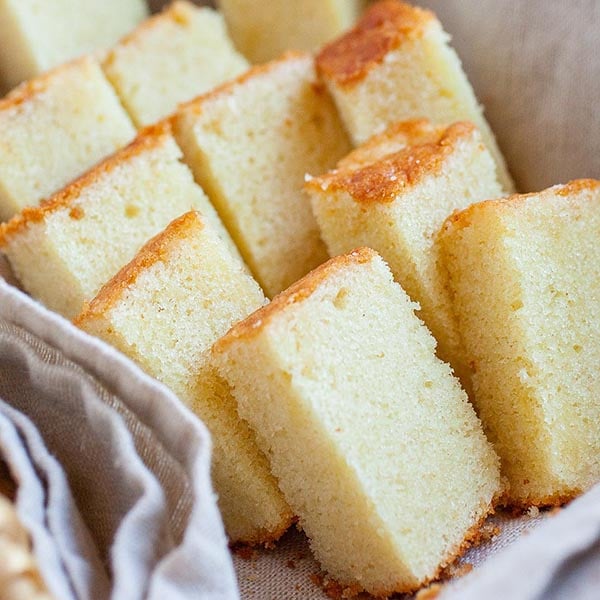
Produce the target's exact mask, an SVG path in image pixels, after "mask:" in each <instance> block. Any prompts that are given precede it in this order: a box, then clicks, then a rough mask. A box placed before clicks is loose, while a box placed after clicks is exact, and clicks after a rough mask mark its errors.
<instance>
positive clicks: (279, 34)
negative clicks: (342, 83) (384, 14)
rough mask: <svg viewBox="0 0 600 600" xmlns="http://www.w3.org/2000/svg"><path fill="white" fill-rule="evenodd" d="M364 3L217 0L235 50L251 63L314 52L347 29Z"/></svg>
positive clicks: (354, 0)
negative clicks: (291, 52) (296, 52)
mask: <svg viewBox="0 0 600 600" xmlns="http://www.w3.org/2000/svg"><path fill="white" fill-rule="evenodd" d="M366 4H367V2H366V0H303V1H302V2H289V1H286V0H270V1H269V2H263V1H262V0H218V5H219V8H220V9H221V10H222V11H223V14H224V16H225V19H226V20H227V25H228V26H229V30H230V31H231V36H232V37H233V40H234V41H235V43H236V45H237V47H238V48H239V49H240V50H241V51H242V52H243V53H244V54H245V55H246V56H247V57H248V58H249V59H250V60H251V61H252V62H255V63H261V62H266V61H268V60H273V59H274V58H277V57H278V56H280V55H281V54H282V53H283V52H285V51H286V50H304V51H307V52H310V51H313V50H317V49H318V48H319V47H321V46H322V45H323V44H324V43H325V42H328V41H329V40H331V39H332V38H334V37H335V36H336V35H339V34H340V33H342V31H344V30H346V29H348V28H349V27H351V26H352V25H353V24H354V22H355V21H356V19H357V18H358V16H359V15H360V13H361V11H362V10H363V8H364V7H365V6H366Z"/></svg>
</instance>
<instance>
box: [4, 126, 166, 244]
mask: <svg viewBox="0 0 600 600" xmlns="http://www.w3.org/2000/svg"><path fill="white" fill-rule="evenodd" d="M171 137H172V133H171V123H170V121H168V120H165V121H160V122H158V123H156V124H154V125H151V126H150V127H147V128H145V129H143V130H141V131H140V132H139V133H138V135H137V137H136V138H135V139H134V140H133V142H131V143H130V144H129V145H128V146H126V147H125V148H123V149H122V150H119V151H117V152H116V153H115V154H112V155H111V156H109V157H108V158H106V159H104V160H103V161H101V162H100V163H98V164H97V165H96V166H94V167H92V168H91V169H90V170H89V171H87V172H86V173H84V174H83V175H81V176H80V177H78V178H77V179H75V180H74V181H72V182H71V183H69V184H68V185H67V186H66V187H64V188H63V189H62V190H60V191H59V192H57V193H56V194H54V195H52V196H50V197H49V198H47V199H46V200H42V201H41V202H40V204H39V206H28V207H26V208H24V209H23V210H22V211H21V212H20V213H18V214H17V215H15V216H14V217H13V218H12V219H11V220H10V221H9V222H8V223H2V224H0V248H1V247H3V246H6V244H7V243H8V240H9V238H11V237H12V236H14V235H16V234H18V233H20V232H21V231H22V230H23V229H24V228H26V227H28V226H29V225H30V224H31V223H39V222H40V221H43V220H44V219H45V218H46V216H47V215H49V214H52V213H53V212H55V211H57V210H60V209H61V208H65V207H69V206H70V205H71V204H72V202H73V201H75V200H77V199H78V198H79V197H80V195H81V193H82V191H83V190H85V189H86V188H88V187H89V186H91V185H93V184H94V183H96V182H97V181H98V179H100V178H101V177H102V176H104V175H106V174H108V173H110V172H111V171H113V170H114V169H115V168H117V167H119V166H120V165H122V164H123V163H124V162H126V161H127V160H129V159H131V158H133V157H135V156H138V155H140V154H143V153H144V152H147V151H148V150H151V149H154V148H157V147H159V146H161V145H162V144H164V143H165V141H166V140H167V139H168V138H171ZM72 210H73V209H72ZM80 210H82V209H80ZM71 216H72V217H73V218H78V217H79V218H80V217H81V216H82V215H81V213H80V212H79V210H75V212H74V213H73V214H72V215H71Z"/></svg>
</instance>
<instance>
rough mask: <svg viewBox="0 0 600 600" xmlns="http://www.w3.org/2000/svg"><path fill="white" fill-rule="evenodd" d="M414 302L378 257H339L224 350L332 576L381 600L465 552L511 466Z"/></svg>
mask: <svg viewBox="0 0 600 600" xmlns="http://www.w3.org/2000/svg"><path fill="white" fill-rule="evenodd" d="M414 308H415V305H414V304H413V303H412V302H411V301H410V300H409V298H408V296H407V295H406V294H405V293H404V291H403V290H402V288H401V287H400V286H399V285H398V284H397V283H395V282H394V281H393V279H392V274H391V272H390V270H389V269H388V267H387V265H386V264H385V263H384V261H383V260H382V259H381V258H380V257H379V255H377V254H376V253H375V252H374V251H373V250H371V249H368V248H362V249H358V250H356V251H354V252H352V253H350V254H347V255H343V256H340V257H337V258H334V259H331V261H329V262H328V263H325V264H324V265H322V266H321V267H319V268H317V269H316V270H314V271H313V272H312V273H310V274H309V275H308V276H306V277H305V278H304V279H302V280H301V281H300V282H298V283H296V284H295V285H294V286H292V287H291V288H289V289H288V290H286V291H285V292H283V293H282V294H280V295H279V296H277V297H276V298H275V299H274V300H273V301H272V302H271V304H269V305H267V306H266V307H264V308H262V309H260V310H259V311H257V312H255V313H254V314H253V315H251V316H250V317H248V319H246V320H244V321H242V322H241V323H240V324H237V325H235V326H234V327H233V328H232V329H231V330H230V331H229V332H228V333H227V335H225V336H224V337H223V338H222V339H221V340H219V341H218V342H217V343H216V344H215V346H214V348H213V354H214V355H215V361H216V364H217V368H218V369H219V372H220V373H221V375H222V376H223V377H225V379H226V380H227V381H228V383H229V384H230V386H231V389H232V392H233V395H234V397H235V398H236V400H237V403H238V411H239V414H240V415H241V417H242V418H244V419H245V420H246V421H248V423H250V425H251V426H252V428H253V429H254V431H255V432H256V435H257V440H258V442H259V445H260V447H261V448H262V449H263V451H264V452H265V454H266V455H267V456H268V457H269V459H270V461H271V467H272V470H273V474H274V475H275V476H276V477H277V478H278V480H279V485H280V488H281V490H282V491H283V493H284V495H285V496H286V499H287V500H288V502H289V503H290V506H291V507H292V509H293V510H294V512H295V513H296V514H297V515H298V517H299V524H300V526H301V527H302V529H303V530H304V531H305V533H306V534H307V536H308V537H309V539H310V545H311V548H312V550H313V552H314V553H315V556H316V558H317V559H318V560H319V561H320V562H321V565H322V566H323V568H324V569H325V570H326V571H328V573H329V575H330V576H331V577H332V578H333V579H334V580H336V581H337V582H338V583H339V584H340V585H342V586H347V587H349V588H351V589H352V590H353V591H359V590H361V589H364V590H366V591H367V592H370V593H372V594H374V595H377V596H387V595H389V594H391V593H394V592H403V591H412V590H414V589H416V588H418V587H419V586H420V585H422V584H424V583H425V582H427V581H429V580H430V579H432V578H435V577H436V576H437V575H438V574H439V573H440V569H441V568H442V567H443V566H445V565H447V564H449V563H451V562H452V561H453V560H454V558H455V557H456V556H457V555H459V554H460V553H461V552H462V550H463V549H464V547H465V545H466V544H467V542H468V540H469V539H470V538H471V537H472V536H474V535H475V534H476V532H477V529H478V525H479V524H480V523H481V521H482V520H483V519H484V518H485V517H486V515H487V514H488V513H489V512H490V510H492V504H493V502H494V500H495V498H496V497H497V496H498V495H499V494H500V493H501V489H502V485H501V481H500V475H499V464H498V458H497V456H496V455H495V453H494V451H493V450H492V448H491V446H490V444H489V443H488V442H487V440H486V439H485V436H484V434H483V430H482V428H481V423H480V422H479V420H478V419H477V417H476V415H475V412H474V411H473V408H472V407H471V405H470V404H469V402H468V401H467V397H466V394H465V393H464V392H463V391H462V389H461V387H460V385H459V384H458V381H457V380H456V379H455V378H454V377H453V376H452V373H451V370H450V367H449V366H448V365H447V364H445V363H443V362H442V361H440V360H439V359H438V358H437V357H436V356H435V353H434V348H435V342H434V340H433V338H432V337H431V334H430V333H429V331H428V330H427V328H426V327H425V326H424V325H423V323H422V322H421V321H420V320H419V319H418V318H417V317H416V316H415V314H414Z"/></svg>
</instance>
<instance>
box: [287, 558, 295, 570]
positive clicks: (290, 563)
mask: <svg viewBox="0 0 600 600" xmlns="http://www.w3.org/2000/svg"><path fill="white" fill-rule="evenodd" d="M287 566H288V569H295V568H296V563H295V562H294V561H293V560H291V559H290V560H288V561H287Z"/></svg>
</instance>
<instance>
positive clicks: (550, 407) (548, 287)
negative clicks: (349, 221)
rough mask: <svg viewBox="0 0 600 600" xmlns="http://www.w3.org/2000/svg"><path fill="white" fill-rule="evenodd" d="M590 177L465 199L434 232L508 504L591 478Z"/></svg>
mask: <svg viewBox="0 0 600 600" xmlns="http://www.w3.org/2000/svg"><path fill="white" fill-rule="evenodd" d="M599 236H600V182H598V181H593V180H581V181H573V182H571V183H569V184H567V185H562V186H556V187H554V188H550V189H548V190H546V191H544V192H540V193H537V194H527V195H523V196H512V197H510V198H508V199H504V200H495V201H490V202H483V203H479V204H475V205H473V206H471V207H470V208H468V209H467V210H465V211H463V212H460V213H458V214H456V215H455V216H453V217H451V218H450V219H449V220H448V221H447V222H446V224H445V226H444V230H443V232H442V234H441V236H440V240H439V244H440V246H441V254H442V257H443V259H444V260H445V263H446V265H447V268H448V270H449V273H450V281H451V285H452V291H453V294H454V304H455V306H456V309H457V313H458V317H459V326H460V331H461V334H462V337H463V340H464V343H465V348H466V352H467V356H468V358H469V360H470V361H471V363H472V366H473V369H474V375H473V387H474V392H475V397H474V402H475V405H476V408H477V410H478V413H479V415H480V417H481V419H482V421H483V424H484V427H485V429H486V431H487V433H488V436H489V438H490V440H491V441H492V442H493V443H494V445H495V447H496V450H497V451H498V454H499V455H500V458H501V461H502V468H503V470H504V473H505V474H506V476H507V477H508V478H509V480H510V486H511V487H510V495H511V498H510V499H511V501H512V503H514V504H516V505H531V504H535V505H555V504H560V503H562V502H564V501H566V500H569V499H570V498H572V497H573V496H575V495H577V494H579V493H580V492H582V491H584V490H586V489H588V488H589V487H591V486H592V485H593V484H594V483H595V482H597V481H598V480H600V403H599V402H598V397H600V378H599V377H598V364H600V279H599V278H598V264H599V263H600V249H599V246H598V238H599Z"/></svg>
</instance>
